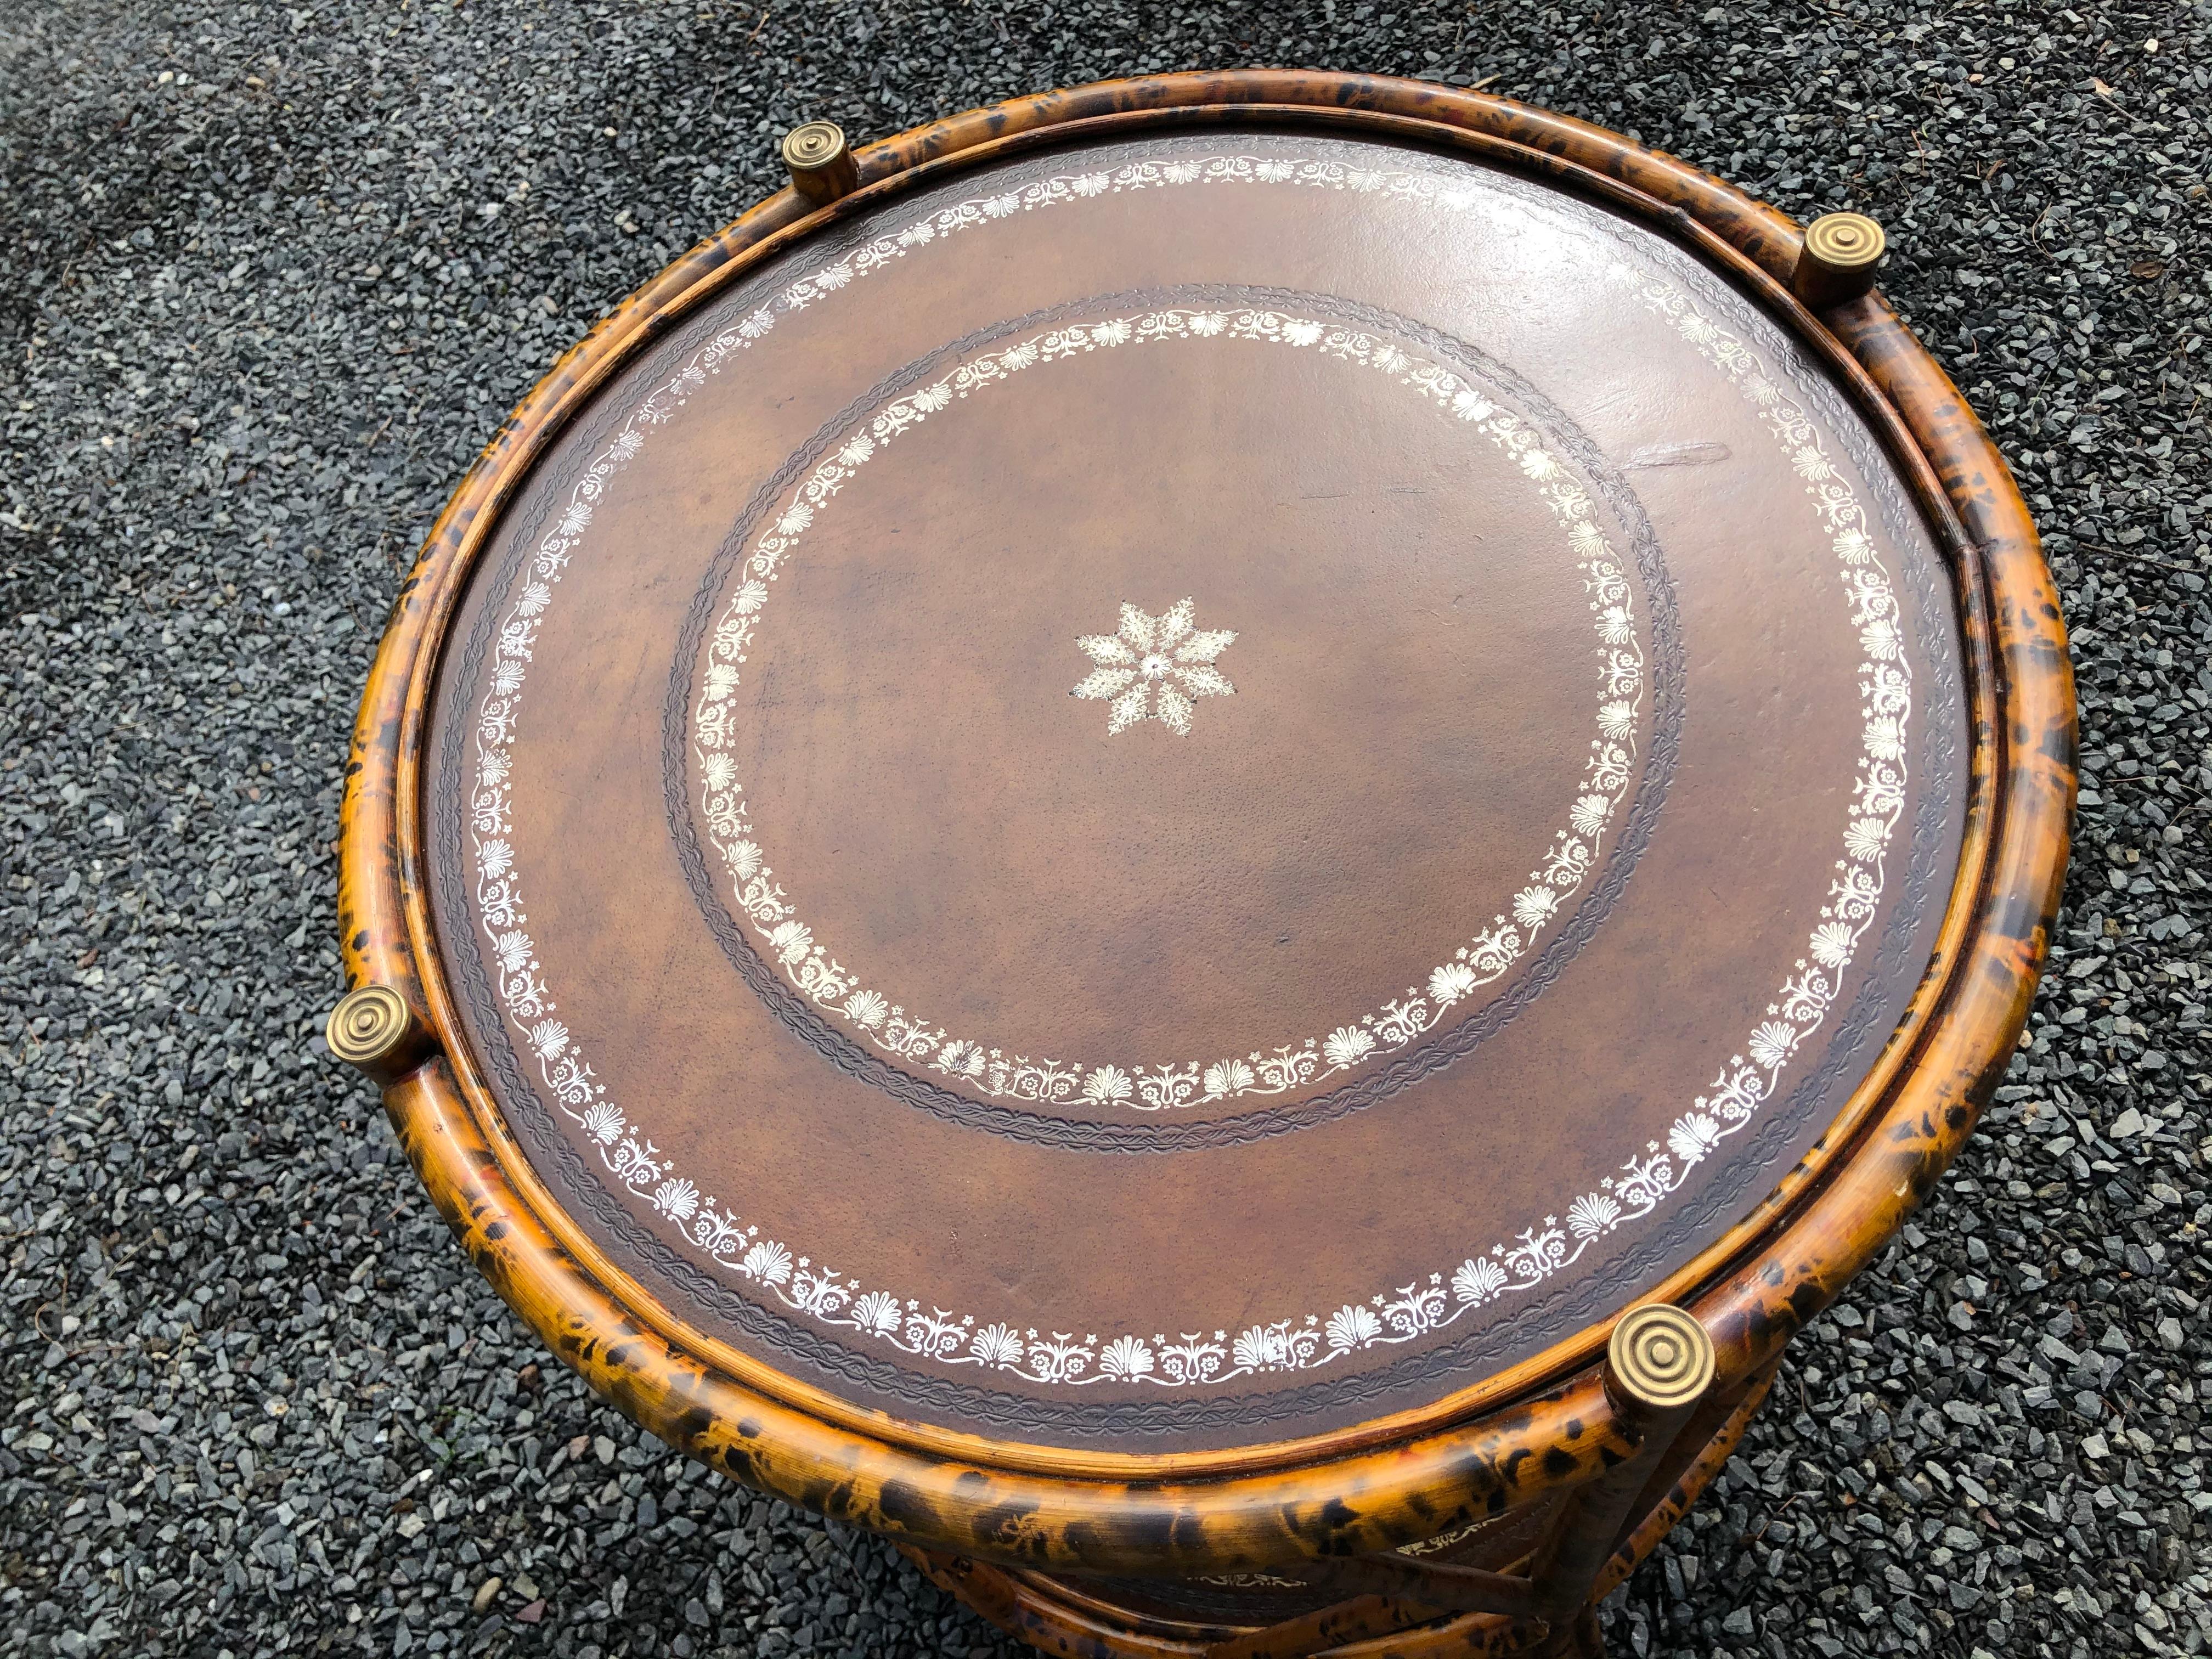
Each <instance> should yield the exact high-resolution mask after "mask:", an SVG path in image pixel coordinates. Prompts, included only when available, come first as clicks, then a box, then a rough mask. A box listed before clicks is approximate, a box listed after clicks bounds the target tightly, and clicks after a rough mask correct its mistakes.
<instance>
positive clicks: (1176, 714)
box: [1068, 599, 1237, 738]
mask: <svg viewBox="0 0 2212 1659" xmlns="http://www.w3.org/2000/svg"><path fill="white" fill-rule="evenodd" d="M1196 609H1197V605H1196V603H1195V601H1194V600H1190V599H1185V600H1183V601H1182V604H1180V605H1173V606H1170V608H1169V609H1168V610H1167V611H1166V612H1164V614H1163V615H1160V616H1158V617H1148V616H1146V614H1145V613H1144V612H1143V611H1139V610H1138V609H1137V607H1136V606H1135V605H1123V606H1122V607H1121V632H1120V633H1118V634H1085V635H1084V636H1083V637H1082V638H1080V639H1079V640H1078V641H1076V642H1075V648H1076V649H1077V650H1079V651H1080V652H1081V653H1083V654H1084V655H1085V656H1086V657H1088V658H1090V659H1091V661H1093V662H1095V663H1097V665H1098V666H1097V668H1095V669H1093V670H1092V671H1091V672H1090V673H1089V674H1087V675H1085V677H1084V678H1083V680H1082V681H1081V683H1080V684H1078V685H1076V686H1075V687H1074V688H1073V690H1071V691H1070V692H1069V694H1068V695H1069V696H1077V697H1093V698H1098V699H1102V700H1103V699H1105V698H1109V697H1110V698H1111V699H1113V706H1112V707H1111V708H1109V710H1108V711H1107V715H1106V735H1107V736H1108V737H1109V738H1110V737H1112V736H1113V735H1114V734H1115V732H1122V731H1126V730H1127V729H1128V728H1129V727H1130V726H1134V725H1135V724H1136V723H1137V722H1138V721H1139V720H1146V719H1150V720H1158V721H1159V722H1160V723H1161V724H1162V725H1163V726H1166V727H1167V728H1168V730H1170V732H1174V733H1176V736H1178V737H1185V738H1187V737H1188V736H1189V735H1190V715H1191V709H1192V708H1193V702H1192V700H1193V699H1194V698H1196V697H1225V696H1230V695H1231V693H1233V692H1234V691H1235V690H1237V688H1236V687H1235V686H1233V685H1231V684H1230V683H1229V682H1228V681H1227V680H1226V679H1225V678H1223V677H1222V672H1221V671H1220V670H1219V669H1218V668H1216V667H1215V666H1214V665H1213V659H1215V658H1216V657H1218V656H1219V655H1220V654H1221V653H1222V652H1223V651H1224V650H1225V649H1226V648H1227V647H1229V646H1230V645H1231V644H1233V643H1234V642H1235V641H1236V638H1237V636H1236V635H1234V634H1231V633H1230V632H1229V631H1227V630H1226V629H1214V630H1212V631H1211V632H1205V633H1194V632H1193V631H1192V629H1191V619H1192V617H1193V615H1194V613H1195V611H1196Z"/></svg>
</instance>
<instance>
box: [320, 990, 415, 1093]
mask: <svg viewBox="0 0 2212 1659" xmlns="http://www.w3.org/2000/svg"><path fill="white" fill-rule="evenodd" d="M323 1041H324V1042H326V1043H328V1044H329V1045H330V1050H331V1053H332V1054H335V1055H337V1057H338V1058H339V1059H340V1060H343V1061H345V1063H346V1064H347V1065H349V1066H358V1067H359V1068H360V1069H361V1070H362V1071H364V1072H366V1073H368V1074H369V1076H371V1077H373V1078H374V1079H377V1080H378V1081H379V1082H380V1083H381V1082H389V1081H390V1080H391V1079H393V1078H394V1077H397V1076H398V1075H399V1074H401V1073H404V1071H405V1070H406V1069H407V1067H408V1066H409V1065H410V1063H411V1062H412V1061H413V1060H414V1058H415V1056H416V1053H417V1052H418V1051H419V1050H420V1049H421V1048H422V1041H423V1031H422V1025H421V1024H420V1023H419V1022H418V1021H417V1020H416V1018H415V1014H414V1011H413V1010H412V1009H410V1008H409V1007H408V1006H407V1000H406V999H405V998H404V997H403V996H401V995H400V994H399V993H398V992H397V991H395V990H393V989H392V987H390V986H388V985H363V986H359V987H356V988H355V989H353V990H350V991H348V992H347V993H346V994H344V995H343V996H342V997H340V998H339V999H338V1006H337V1007H335V1008H333V1009H331V1017H330V1018H329V1019H328V1020H327V1021H326V1022H325V1024H324V1026H323Z"/></svg>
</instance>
